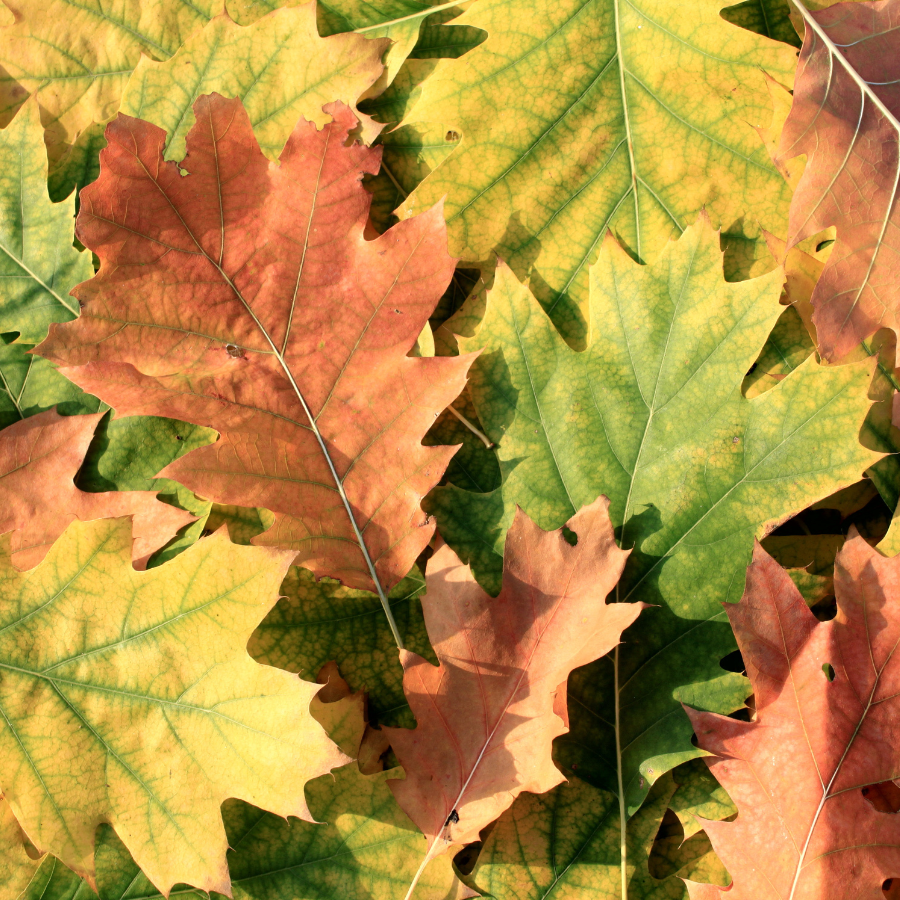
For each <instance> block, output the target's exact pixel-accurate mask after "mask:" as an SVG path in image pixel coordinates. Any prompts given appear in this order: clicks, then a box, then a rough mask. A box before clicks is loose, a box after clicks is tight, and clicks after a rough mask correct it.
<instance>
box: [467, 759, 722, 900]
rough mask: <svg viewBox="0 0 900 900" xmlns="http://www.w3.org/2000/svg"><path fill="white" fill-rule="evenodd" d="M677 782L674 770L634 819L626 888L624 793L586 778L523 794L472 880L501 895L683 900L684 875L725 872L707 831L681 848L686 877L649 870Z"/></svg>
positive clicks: (518, 899) (515, 899)
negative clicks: (545, 791)
mask: <svg viewBox="0 0 900 900" xmlns="http://www.w3.org/2000/svg"><path fill="white" fill-rule="evenodd" d="M677 787H678V786H677V785H676V784H675V782H674V781H673V779H672V776H671V775H666V776H664V777H663V778H661V779H660V780H659V781H658V782H657V783H656V784H655V785H654V786H653V790H652V791H651V792H650V795H649V796H648V798H647V802H646V803H645V804H644V805H643V806H642V807H641V809H640V811H639V812H638V813H637V814H636V815H635V816H634V817H633V818H632V819H631V820H630V821H629V823H628V832H629V834H628V837H629V840H628V868H627V874H626V883H625V885H624V890H623V884H622V875H621V862H622V860H621V853H622V847H621V832H620V828H619V801H618V798H617V797H616V795H615V794H611V793H609V792H608V791H601V790H598V789H597V788H595V787H592V786H591V785H589V784H587V783H586V782H584V781H582V780H581V779H580V778H572V779H571V780H570V781H569V782H568V783H567V784H561V785H559V787H556V788H554V789H553V790H552V791H550V793H548V794H542V795H539V796H538V795H534V794H523V795H522V796H521V797H519V798H518V799H517V800H516V802H515V803H514V804H513V805H512V807H511V808H510V809H508V810H507V811H506V812H505V813H504V814H503V815H502V816H501V818H500V820H499V821H498V822H497V824H496V825H495V826H494V827H493V828H492V829H491V832H490V834H489V835H488V836H487V838H486V840H485V842H484V847H483V848H482V850H481V853H480V854H479V856H478V863H477V864H476V866H475V869H474V871H473V872H472V877H471V880H472V882H473V883H474V884H476V885H477V886H478V888H479V889H480V890H481V891H483V892H484V894H485V896H489V897H493V898H495V900H545V898H554V900H555V898H557V897H565V898H566V900H594V898H599V897H602V898H604V900H616V898H621V897H636V898H641V900H682V898H683V897H684V895H685V890H684V885H683V884H682V882H681V880H680V878H686V877H691V876H693V877H694V878H697V877H709V878H715V877H716V876H717V875H719V874H720V873H721V875H724V874H725V873H724V870H723V869H722V866H721V863H719V862H718V860H716V858H715V854H714V853H712V851H711V848H710V846H709V841H708V840H706V838H705V835H703V834H702V833H701V834H700V835H698V836H697V837H694V838H693V840H691V841H689V842H688V843H687V844H685V845H683V846H682V847H681V848H680V850H681V854H680V856H681V858H680V859H679V860H678V863H680V864H679V865H678V868H677V869H676V873H677V876H680V877H677V876H676V877H673V875H675V873H673V875H670V876H669V877H667V878H664V879H659V878H655V877H654V876H653V875H652V874H651V871H650V868H649V866H648V858H649V857H650V853H651V848H652V847H653V846H654V839H655V838H656V837H657V832H658V831H659V828H660V823H661V822H662V821H663V816H664V814H665V812H666V806H667V803H668V802H669V801H670V800H671V798H672V795H673V794H674V793H675V792H676V790H677Z"/></svg>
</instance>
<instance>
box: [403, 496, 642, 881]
mask: <svg viewBox="0 0 900 900" xmlns="http://www.w3.org/2000/svg"><path fill="white" fill-rule="evenodd" d="M608 507H609V501H608V500H607V499H606V497H599V498H598V499H597V500H595V501H594V502H593V503H592V504H591V505H589V506H586V507H584V508H583V509H582V510H580V511H579V512H577V513H576V514H575V515H574V516H572V517H571V518H570V519H569V521H568V522H567V523H566V526H567V527H568V528H569V529H570V530H571V531H572V532H574V534H575V536H576V540H577V543H576V545H575V546H574V547H573V546H571V545H570V544H569V543H568V542H567V540H566V538H565V536H564V534H563V530H562V529H558V530H557V531H553V532H545V531H542V530H541V529H540V528H539V527H538V526H537V525H535V524H534V523H533V522H532V521H531V520H530V519H529V518H528V517H527V516H526V515H525V514H524V513H522V512H521V511H519V512H518V513H517V515H516V519H515V521H514V523H513V525H512V527H511V528H510V530H509V533H508V535H507V539H506V557H505V560H504V571H503V589H502V590H501V592H500V594H499V595H498V596H497V597H496V598H492V597H490V596H489V595H488V594H487V593H485V591H484V590H483V589H482V588H481V587H480V586H479V585H478V583H477V582H476V581H475V579H474V577H473V576H472V571H471V569H469V567H468V566H464V565H463V564H462V563H461V562H460V561H459V558H458V557H457V556H456V554H455V553H454V552H453V551H452V550H451V549H450V548H449V547H448V546H447V545H443V546H442V547H440V549H438V550H437V552H436V553H435V554H434V556H432V557H431V559H430V560H429V561H428V568H427V572H426V576H425V579H426V593H425V594H424V596H423V597H422V607H423V609H424V612H425V624H426V627H427V629H428V636H429V638H430V639H431V643H432V646H433V647H434V651H435V654H436V655H437V658H438V660H439V663H440V664H439V665H438V666H434V665H432V664H431V663H430V662H428V661H427V660H424V659H422V658H421V657H420V656H418V655H417V654H415V653H410V652H409V651H406V650H403V651H401V660H402V662H403V668H404V677H403V687H404V691H405V692H406V696H407V700H408V701H409V705H410V706H411V707H412V710H413V713H414V714H415V716H416V719H417V721H418V726H417V727H416V728H415V729H414V730H408V729H401V728H390V729H386V731H387V734H388V737H389V739H390V742H391V746H392V747H393V749H394V751H395V753H396V754H397V758H398V759H399V760H400V764H401V765H402V766H403V767H404V769H405V770H406V779H405V780H404V781H394V782H391V789H392V790H393V791H394V795H395V796H396V797H397V800H398V801H399V803H400V805H401V806H402V807H403V809H404V810H405V811H406V812H407V814H408V815H409V816H410V818H411V819H412V820H413V821H414V822H415V823H416V824H417V825H418V826H419V828H421V830H422V832H423V833H424V834H425V836H426V838H427V839H428V852H427V854H426V856H425V862H426V863H427V861H428V860H430V859H431V858H433V857H434V856H436V855H438V854H440V853H442V852H443V851H444V850H445V849H446V847H447V846H448V845H449V844H464V843H468V842H470V841H475V840H478V833H479V831H480V830H481V829H482V828H484V827H485V826H486V825H488V824H489V823H490V822H492V821H493V820H494V819H496V818H497V817H498V816H499V815H500V814H501V813H502V812H503V811H504V810H505V809H507V808H508V807H509V806H510V804H511V803H512V802H513V800H514V799H515V798H516V796H518V794H520V793H521V792H522V791H530V792H532V793H542V792H544V791H548V790H550V788H552V787H554V786H555V785H557V784H559V783H560V782H562V781H564V780H565V779H564V777H563V775H562V773H561V772H560V771H559V769H557V768H556V766H555V765H554V764H553V760H552V758H551V745H552V742H553V739H554V738H555V737H557V736H559V735H560V734H563V733H564V732H565V731H566V730H567V725H568V717H567V715H566V711H565V705H566V704H565V696H566V695H565V683H566V679H567V678H568V676H569V673H570V672H571V671H572V669H574V668H575V667H577V666H583V665H585V664H586V663H589V662H592V661H593V660H595V659H597V658H599V657H600V656H603V655H604V654H605V653H608V652H609V651H610V650H611V649H612V648H613V647H614V646H616V644H618V642H619V639H620V637H621V634H622V631H623V630H624V629H625V628H627V627H628V626H629V625H630V624H631V623H632V622H634V620H635V619H636V618H637V616H638V614H639V613H640V611H641V609H642V608H643V604H641V603H621V604H620V603H613V604H607V603H606V602H605V599H606V596H607V595H608V594H609V593H610V591H612V589H613V587H614V586H615V584H616V582H617V581H618V578H619V575H620V574H621V572H622V567H623V566H624V564H625V559H626V557H627V555H628V554H627V553H626V552H625V551H622V550H620V549H619V548H618V547H617V546H616V542H615V538H614V536H613V529H612V525H611V524H610V521H609V515H608V512H607V509H608ZM424 864H425V863H423V865H424ZM407 896H409V895H407Z"/></svg>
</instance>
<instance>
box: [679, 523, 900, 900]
mask: <svg viewBox="0 0 900 900" xmlns="http://www.w3.org/2000/svg"><path fill="white" fill-rule="evenodd" d="M834 581H835V593H836V595H837V605H838V612H837V616H836V617H835V618H834V619H833V620H832V621H830V622H822V623H820V622H818V621H817V620H816V618H815V617H814V616H813V614H812V613H811V612H810V611H809V609H808V608H807V606H806V603H804V601H803V599H802V598H801V596H800V593H799V592H798V591H797V588H796V587H795V586H794V584H793V582H792V581H791V579H790V577H789V575H788V573H787V572H785V571H784V570H783V569H782V568H780V567H779V566H778V564H777V563H776V562H775V561H774V560H773V559H772V558H771V557H770V556H769V555H768V554H767V553H766V552H765V551H764V550H763V549H762V547H760V546H759V545H757V546H756V550H755V553H754V557H753V562H752V563H751V565H750V567H749V570H748V575H747V587H746V590H745V592H744V596H743V598H742V599H741V602H740V603H739V604H735V605H734V606H727V607H726V608H727V610H728V616H729V618H730V619H731V624H732V626H733V627H734V630H735V634H736V635H737V641H738V645H739V646H740V649H741V652H742V654H743V657H744V664H745V665H746V667H747V674H748V675H749V676H750V679H751V681H752V683H753V690H754V694H755V697H756V719H755V721H752V722H739V721H736V720H734V719H730V718H726V717H724V716H719V715H715V714H713V713H698V712H691V718H692V720H693V723H694V728H695V730H696V732H697V736H698V738H699V741H700V747H701V748H702V749H704V750H708V751H709V752H711V753H713V754H715V756H713V757H710V758H708V759H707V762H708V764H709V767H710V769H711V770H712V772H713V774H714V775H715V776H716V778H717V779H718V780H719V781H720V782H721V784H722V786H723V787H724V788H725V789H726V790H727V791H728V793H729V795H730V796H731V798H732V799H733V800H734V801H735V803H736V804H737V807H738V816H737V819H736V820H735V821H734V822H705V823H704V825H703V827H704V828H705V830H706V832H707V834H708V835H709V837H710V840H711V841H712V844H713V847H714V849H715V851H716V853H718V855H719V857H720V859H721V860H722V862H723V863H724V864H725V868H726V869H727V870H728V872H729V873H730V874H731V876H732V878H733V879H734V881H733V884H732V885H731V887H730V888H724V889H723V888H717V887H714V886H712V885H697V884H690V885H689V887H690V895H691V898H692V900H716V898H720V900H725V898H726V897H727V900H776V898H778V900H788V898H790V900H822V898H824V897H827V898H829V900H843V898H847V900H850V898H854V900H855V898H863V897H866V898H869V897H871V898H875V897H881V896H882V893H881V889H882V884H883V883H884V882H885V881H886V880H887V879H889V878H895V877H897V876H898V875H900V819H898V817H897V816H896V815H889V814H886V813H885V812H884V811H881V810H880V809H879V807H881V804H880V803H878V802H877V801H878V799H879V797H880V795H883V794H884V793H885V791H891V792H893V793H896V792H897V789H896V787H895V786H894V785H893V784H885V783H886V782H889V781H890V780H891V779H893V778H896V777H897V776H898V774H900V750H898V745H897V721H898V715H900V654H898V653H897V647H898V643H900V615H898V610H897V603H898V600H900V557H895V558H893V559H886V558H885V557H883V556H881V554H880V553H878V551H877V550H875V549H873V548H872V547H870V546H869V545H868V544H867V543H866V542H865V541H864V540H863V539H862V538H861V537H859V536H858V535H855V534H854V533H852V532H851V537H850V538H849V540H848V541H847V542H846V544H845V545H844V547H843V549H842V550H841V552H840V553H839V554H838V556H837V559H836V561H835V578H834ZM875 785H879V788H878V789H874V786H875ZM873 798H875V800H876V802H875V803H874V804H873V802H872V799H873ZM881 808H882V809H883V807H881Z"/></svg>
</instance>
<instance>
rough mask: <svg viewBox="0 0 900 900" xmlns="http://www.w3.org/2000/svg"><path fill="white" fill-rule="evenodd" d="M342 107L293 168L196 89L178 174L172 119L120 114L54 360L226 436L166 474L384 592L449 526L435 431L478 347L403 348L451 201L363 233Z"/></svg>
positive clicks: (365, 201)
mask: <svg viewBox="0 0 900 900" xmlns="http://www.w3.org/2000/svg"><path fill="white" fill-rule="evenodd" d="M328 109H329V112H330V114H331V115H333V116H334V117H335V121H334V122H333V123H331V124H328V125H326V126H324V128H323V129H322V130H321V131H318V130H316V127H315V126H314V125H312V124H310V123H308V122H305V121H303V120H301V121H300V123H299V124H298V125H297V127H296V129H295V130H294V133H293V135H292V136H291V138H290V140H289V141H288V144H287V146H286V147H285V149H284V151H283V153H282V154H281V158H280V165H279V164H276V163H270V162H269V161H268V160H267V159H266V158H265V157H264V156H263V154H262V153H261V151H260V150H259V147H258V145H257V143H256V141H255V139H254V137H253V132H252V130H251V127H250V121H249V118H248V116H247V113H246V112H245V111H244V109H243V107H242V106H241V103H240V101H237V100H225V99H223V98H222V97H220V96H218V95H216V94H213V95H211V96H210V97H203V98H201V99H200V100H198V101H197V103H196V104H195V114H196V117H197V124H196V125H195V126H194V128H193V129H192V130H191V133H190V134H189V135H188V139H187V147H188V151H189V152H188V156H187V157H186V159H185V160H184V162H183V163H182V164H181V168H179V167H178V166H176V165H175V164H174V163H164V162H163V161H162V148H163V146H164V143H165V134H164V133H163V132H162V131H160V130H159V129H158V128H156V127H155V126H153V125H150V124H148V123H146V122H143V121H141V120H139V119H132V118H129V117H127V116H119V118H117V119H116V121H115V122H114V123H113V124H111V125H110V126H109V128H108V129H107V139H108V140H109V142H110V144H109V146H108V147H107V148H106V149H105V150H104V151H103V154H102V157H101V165H102V171H101V175H100V179H99V180H98V181H97V182H95V183H94V185H92V186H91V187H90V188H88V189H86V190H85V191H84V192H83V193H82V206H81V211H80V213H79V218H78V235H79V237H80V239H81V240H82V241H83V243H85V245H86V246H88V247H90V248H91V249H92V250H94V252H96V253H97V255H98V256H99V257H100V259H101V268H100V271H99V273H98V274H97V275H96V276H95V277H94V278H93V279H92V280H91V281H89V282H87V283H86V284H84V285H81V286H80V287H79V288H78V290H77V293H78V296H79V299H81V300H82V301H83V303H84V310H83V312H82V316H81V318H80V319H79V320H78V321H77V324H76V325H75V327H74V328H62V329H60V328H56V329H55V330H53V331H52V332H51V335H50V337H49V338H48V339H47V340H46V341H45V342H44V343H43V344H42V345H41V346H40V348H39V352H40V353H41V354H43V355H44V356H46V357H48V358H50V359H52V360H53V361H54V362H55V363H58V364H63V365H64V366H65V368H64V369H63V372H64V374H65V375H66V376H67V377H69V378H71V379H72V380H73V381H74V382H75V383H76V384H78V385H80V386H81V387H83V388H84V389H85V390H89V391H90V392H91V393H94V394H96V395H97V396H99V397H101V399H104V400H105V401H106V402H108V403H109V404H110V405H111V406H113V407H114V408H115V409H116V411H117V413H118V414H119V415H123V416H129V415H135V414H153V415H163V416H168V417H171V418H176V419H181V420H184V421H188V422H193V423H195V424H198V425H206V426H209V427H211V428H215V429H216V430H218V431H219V433H220V437H219V440H218V442H217V443H216V444H214V445H211V446H209V447H204V448H202V449H199V450H196V451H194V452H193V453H190V454H188V455H187V456H185V457H183V458H182V459H180V460H178V461H177V462H175V463H173V464H172V465H170V466H168V467H167V468H166V469H165V470H164V471H163V472H162V473H161V475H162V476H164V477H171V478H174V479H176V480H178V481H179V482H181V483H182V484H184V485H186V486H187V487H188V488H190V489H191V490H193V491H195V492H196V493H197V494H200V495H201V496H203V497H206V498H208V499H211V500H214V501H215V502H217V503H222V504H233V505H237V506H248V507H263V508H266V509H268V510H270V511H271V512H273V513H274V514H275V524H274V526H273V527H272V528H270V529H269V530H268V531H267V532H266V533H264V534H263V535H260V536H259V537H256V538H254V543H256V544H267V545H276V546H282V547H290V548H292V549H293V550H294V551H295V552H297V553H298V557H297V560H296V561H297V563H298V564H301V565H304V566H306V567H307V568H309V569H310V570H311V571H313V572H314V573H315V574H316V576H317V577H321V576H322V575H329V576H331V577H337V578H339V579H340V580H341V581H342V582H343V583H345V584H347V585H348V586H351V587H357V588H362V589H365V590H376V589H377V590H379V591H382V592H383V591H384V590H386V589H389V588H390V587H391V586H392V585H393V584H395V583H396V582H397V581H399V580H400V579H401V578H402V577H403V576H404V575H405V574H406V573H407V572H408V571H409V569H410V568H411V567H412V564H413V561H414V560H415V558H416V557H417V556H418V554H419V553H420V552H421V550H422V549H423V548H424V547H425V546H426V544H427V543H428V541H429V540H430V539H431V535H432V533H433V531H434V525H433V523H429V522H428V521H427V520H426V518H425V515H424V513H422V512H421V510H420V508H419V503H420V499H421V497H422V496H423V495H424V494H425V493H426V492H427V491H428V490H429V489H430V488H431V487H432V486H433V485H435V484H436V483H437V482H438V481H439V480H440V477H441V474H442V473H443V471H444V469H445V468H446V465H447V462H448V461H449V459H450V457H451V456H452V455H453V453H454V451H455V448H453V447H440V448H433V447H428V448H426V447H423V446H422V445H421V439H422V437H423V436H424V434H425V432H426V431H427V430H428V427H429V425H430V424H431V423H433V421H434V419H435V418H436V417H437V416H438V415H439V413H440V412H441V411H442V410H443V409H444V407H445V406H447V405H448V404H449V403H450V401H451V400H452V399H453V398H454V397H455V396H456V395H457V394H458V393H459V391H460V390H461V388H462V386H463V384H464V382H465V376H466V371H467V369H468V367H469V365H470V362H471V357H459V358H457V359H447V358H445V359H438V358H419V359H414V358H410V357H407V355H406V354H407V351H408V350H409V349H410V348H411V347H412V345H413V344H414V343H415V340H416V338H417V336H418V335H419V333H420V332H421V331H422V328H423V326H424V324H425V322H426V321H427V319H428V316H429V314H430V312H431V311H432V310H433V309H434V307H435V305H436V303H437V301H438V299H439V298H440V295H441V293H442V292H443V289H444V287H445V286H446V285H447V282H448V281H449V280H450V276H451V274H452V271H453V260H452V259H451V258H450V257H449V256H448V255H447V252H446V249H445V241H446V237H445V231H444V226H443V218H442V215H441V210H440V208H435V209H433V210H432V211H431V212H429V213H425V214H424V215H422V216H418V217H417V218H415V219H412V220H409V221H406V222H402V223H400V224H399V225H396V226H395V227H394V228H392V229H391V230H390V231H388V232H386V233H385V234H384V235H382V236H381V237H379V238H377V239H376V240H372V241H367V240H365V239H364V237H363V227H364V224H365V221H366V216H367V211H368V206H369V197H368V195H367V193H366V192H365V190H364V189H363V187H362V185H361V184H360V180H361V177H362V175H363V174H364V173H365V172H374V171H376V170H377V167H378V157H379V153H378V151H377V150H370V149H368V148H366V147H364V146H361V145H359V144H350V145H348V142H347V137H348V134H349V133H350V131H351V129H353V128H354V127H355V124H356V118H355V116H354V115H353V113H352V112H351V111H350V110H349V109H347V108H346V107H345V106H342V105H341V104H335V105H333V106H330V107H329V108H328ZM223 223H224V227H223ZM161 247H163V248H167V249H165V250H163V251H162V252H161V251H160V248H161ZM174 284H177V285H178V287H177V290H176V291H174V292H173V290H172V288H171V286H172V285H174ZM382 600H383V603H384V605H385V608H386V609H387V608H388V607H387V599H386V597H383V598H382Z"/></svg>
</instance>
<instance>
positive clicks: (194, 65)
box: [121, 3, 386, 160]
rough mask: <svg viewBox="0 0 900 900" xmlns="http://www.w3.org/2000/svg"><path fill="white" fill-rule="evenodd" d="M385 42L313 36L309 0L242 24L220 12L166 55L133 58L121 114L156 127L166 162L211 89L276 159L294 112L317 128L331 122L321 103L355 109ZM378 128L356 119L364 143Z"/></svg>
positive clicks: (181, 149)
mask: <svg viewBox="0 0 900 900" xmlns="http://www.w3.org/2000/svg"><path fill="white" fill-rule="evenodd" d="M385 47H386V42H385V41H372V40H366V38H365V37H362V36H360V35H355V34H341V35H335V36H333V37H328V38H321V37H319V34H318V32H317V31H316V11H315V7H314V6H313V4H311V3H306V4H304V5H303V6H299V7H297V8H296V9H282V10H278V11H277V12H275V13H273V14H272V15H269V16H266V17H265V18H263V19H261V20H260V21H259V22H256V23H255V24H253V25H250V26H248V27H246V28H241V27H240V26H238V25H236V24H235V23H234V22H233V21H232V20H231V19H230V18H229V17H228V16H227V15H221V16H217V17H216V18H215V19H213V20H212V21H211V22H210V23H209V24H208V25H206V27H205V28H203V29H202V30H201V31H199V32H197V33H196V34H195V35H193V36H192V37H191V38H190V39H189V40H188V41H186V42H185V44H184V46H183V47H181V49H180V50H179V51H178V52H177V53H176V54H175V55H174V56H173V57H172V58H171V59H170V60H167V61H166V62H153V60H151V59H149V58H147V57H144V58H143V59H141V61H140V64H139V65H138V66H137V68H136V69H135V71H134V74H133V75H132V76H131V78H130V79H129V81H128V84H127V86H126V88H125V92H124V94H123V95H122V108H121V111H122V112H123V113H126V114H127V115H129V116H136V117H138V118H141V119H146V120H147V121H148V122H153V123H154V124H155V125H158V126H159V127H160V128H163V129H164V130H165V131H166V132H167V133H168V144H167V145H166V151H165V157H166V159H175V160H181V159H182V158H183V157H184V155H185V137H186V135H187V133H188V131H189V130H190V129H191V128H192V127H193V125H194V121H195V119H194V113H193V110H192V108H191V107H192V106H193V104H194V102H195V101H196V100H197V98H198V97H200V96H201V95H202V94H209V93H212V92H214V91H215V92H216V93H219V94H222V95H223V96H225V97H229V98H230V97H238V98H240V99H241V101H242V102H243V104H244V108H245V109H246V110H247V113H248V114H249V116H250V122H251V124H252V125H253V130H254V133H255V135H256V138H257V140H258V141H259V144H260V147H261V148H262V150H263V152H264V153H265V154H267V155H268V156H269V158H271V159H277V158H278V155H279V154H280V153H281V150H282V148H283V147H284V143H285V141H286V140H287V138H288V135H289V134H290V133H291V131H292V130H293V129H294V126H295V125H296V124H297V120H298V119H299V118H300V117H301V116H302V117H304V118H306V119H307V120H309V121H311V122H315V123H316V125H317V126H318V127H320V128H321V127H322V126H323V125H324V124H325V123H326V122H329V121H331V117H330V116H329V115H328V113H327V112H324V111H323V109H322V107H323V106H324V105H326V104H328V103H330V102H332V101H335V100H342V101H343V102H344V103H346V104H347V105H348V106H350V107H351V108H353V109H355V104H356V102H357V101H358V100H359V98H360V96H361V95H362V94H363V93H364V92H365V91H366V90H368V89H369V88H371V87H372V85H373V84H374V83H375V81H376V80H377V79H378V77H379V76H380V75H381V73H382V70H383V67H382V65H381V56H382V54H383V53H384V50H385ZM298 60H302V61H303V64H302V65H299V64H298ZM379 130H380V126H378V125H376V124H375V123H374V122H372V121H371V120H370V119H369V118H368V117H367V116H363V117H362V134H363V137H364V138H365V140H366V141H367V142H371V141H372V140H373V139H374V138H375V137H376V135H377V134H378V132H379Z"/></svg>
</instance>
